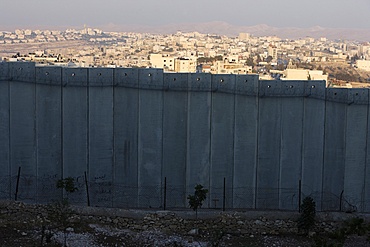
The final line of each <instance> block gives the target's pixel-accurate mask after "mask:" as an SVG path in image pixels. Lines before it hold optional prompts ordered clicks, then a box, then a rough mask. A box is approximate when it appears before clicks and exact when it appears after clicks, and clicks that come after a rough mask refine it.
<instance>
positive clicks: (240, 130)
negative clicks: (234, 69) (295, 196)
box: [233, 76, 258, 208]
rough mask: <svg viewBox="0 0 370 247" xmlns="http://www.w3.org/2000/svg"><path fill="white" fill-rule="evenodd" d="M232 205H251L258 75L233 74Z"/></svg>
mask: <svg viewBox="0 0 370 247" xmlns="http://www.w3.org/2000/svg"><path fill="white" fill-rule="evenodd" d="M236 90H237V91H238V90H243V91H244V90H245V91H244V92H245V93H246V94H242V95H240V94H236V95H235V127H234V172H233V173H234V176H233V183H234V184H233V206H234V207H235V208H254V207H255V190H256V168H257V145H256V143H257V128H258V118H257V116H258V97H255V96H249V95H258V78H257V77H249V76H237V77H236Z"/></svg>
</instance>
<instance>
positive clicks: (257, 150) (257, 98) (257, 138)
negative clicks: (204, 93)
mask: <svg viewBox="0 0 370 247" xmlns="http://www.w3.org/2000/svg"><path fill="white" fill-rule="evenodd" d="M256 89H257V92H256V96H255V97H256V104H257V105H256V108H257V113H256V128H255V131H256V146H257V148H256V151H255V157H256V161H255V162H256V168H255V175H254V176H255V181H254V208H255V209H256V208H257V197H258V189H257V188H258V187H257V186H258V168H259V138H260V137H259V134H260V131H259V119H260V96H259V90H260V80H259V79H258V78H257V86H256Z"/></svg>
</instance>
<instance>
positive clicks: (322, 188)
mask: <svg viewBox="0 0 370 247" xmlns="http://www.w3.org/2000/svg"><path fill="white" fill-rule="evenodd" d="M324 90H325V96H324V97H325V99H324V102H325V103H324V135H323V142H322V143H323V145H322V152H323V155H322V167H321V196H320V197H321V211H323V208H324V207H323V202H324V180H325V175H324V172H325V144H326V134H327V133H326V108H327V102H328V101H327V98H326V89H324Z"/></svg>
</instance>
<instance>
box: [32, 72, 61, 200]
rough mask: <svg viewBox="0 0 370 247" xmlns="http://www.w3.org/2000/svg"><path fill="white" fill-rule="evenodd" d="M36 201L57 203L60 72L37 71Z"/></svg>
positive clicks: (58, 195)
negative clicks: (53, 201) (52, 200)
mask: <svg viewBox="0 0 370 247" xmlns="http://www.w3.org/2000/svg"><path fill="white" fill-rule="evenodd" d="M36 81H37V82H38V83H40V85H38V84H37V86H36V99H37V100H36V118H35V119H36V133H37V137H36V140H37V177H38V181H37V187H38V189H37V192H38V193H37V201H38V202H43V203H47V202H49V201H50V199H54V200H55V199H58V198H60V196H61V192H60V191H58V190H57V188H56V184H55V180H56V179H60V178H62V170H63V167H62V121H61V120H62V112H61V111H62V105H61V104H62V88H61V81H62V69H61V68H57V67H54V68H52V67H38V68H36Z"/></svg>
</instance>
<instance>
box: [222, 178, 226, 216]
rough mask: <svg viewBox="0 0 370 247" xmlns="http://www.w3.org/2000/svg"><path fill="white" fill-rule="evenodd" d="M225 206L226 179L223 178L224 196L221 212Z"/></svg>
mask: <svg viewBox="0 0 370 247" xmlns="http://www.w3.org/2000/svg"><path fill="white" fill-rule="evenodd" d="M225 205H226V178H225V177H224V194H223V202H222V211H225Z"/></svg>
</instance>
